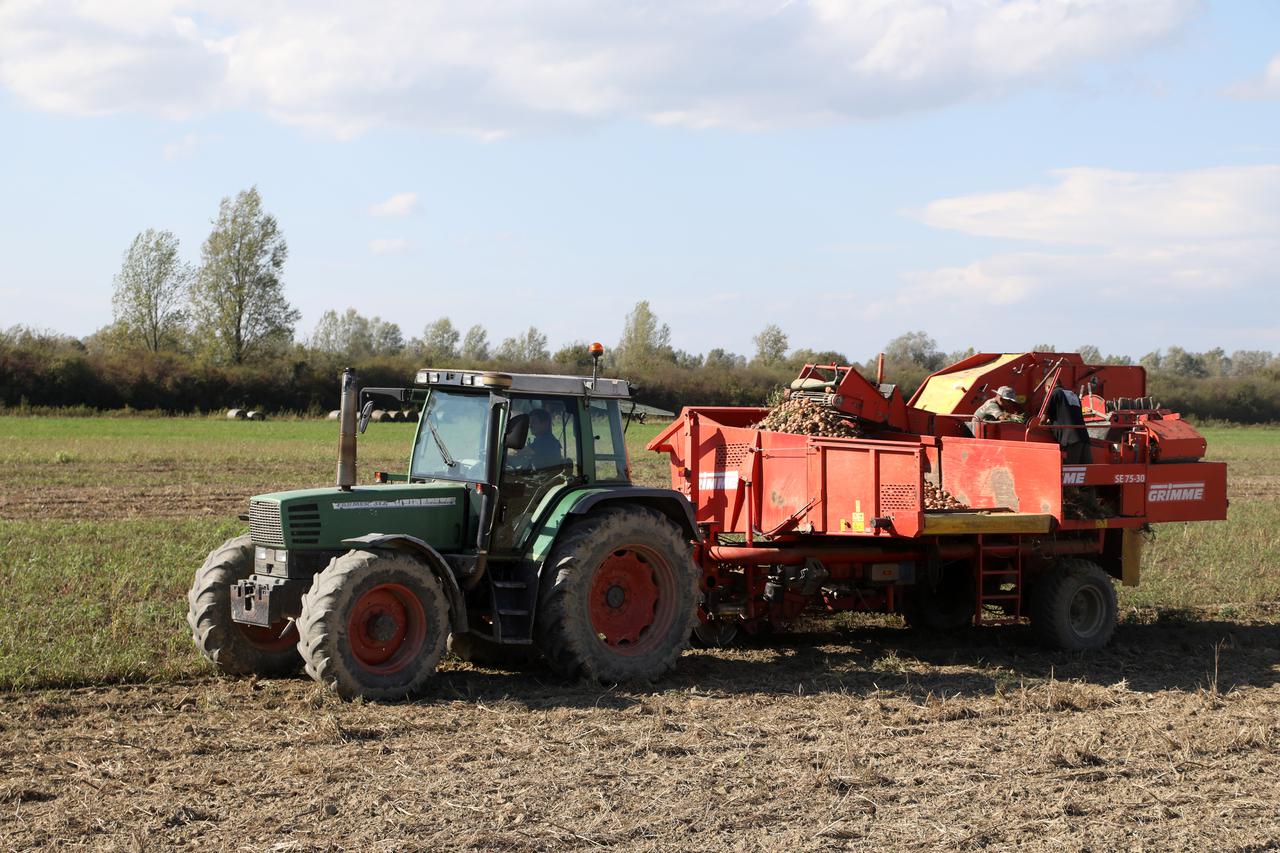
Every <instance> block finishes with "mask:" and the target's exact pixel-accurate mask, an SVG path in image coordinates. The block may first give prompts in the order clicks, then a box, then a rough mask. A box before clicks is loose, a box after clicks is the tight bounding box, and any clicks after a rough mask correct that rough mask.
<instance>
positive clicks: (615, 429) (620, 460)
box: [587, 400, 627, 482]
mask: <svg viewBox="0 0 1280 853" xmlns="http://www.w3.org/2000/svg"><path fill="white" fill-rule="evenodd" d="M587 412H588V414H589V422H590V424H591V434H592V440H593V442H594V445H595V455H596V470H595V479H596V480H599V481H604V482H609V481H619V480H620V481H625V480H626V479H627V447H626V445H625V444H624V443H623V440H622V418H621V416H620V415H619V413H618V401H617V400H592V401H591V402H590V404H589V405H588V406H587Z"/></svg>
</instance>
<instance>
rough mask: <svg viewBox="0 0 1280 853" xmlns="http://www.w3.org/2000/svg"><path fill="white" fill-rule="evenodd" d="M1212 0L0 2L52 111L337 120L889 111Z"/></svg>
mask: <svg viewBox="0 0 1280 853" xmlns="http://www.w3.org/2000/svg"><path fill="white" fill-rule="evenodd" d="M1198 5H1199V3H1198V2H1197V0H1111V2H1101V0H865V2H859V3H851V2H845V0H810V2H793V3H787V2H779V0H737V2H732V1H731V0H700V2H692V3H688V4H683V5H681V6H680V7H678V8H677V7H675V6H669V5H666V4H636V3H630V2H626V0H545V1H544V2H537V3H533V2H526V3H506V2H496V0H475V2H468V3H420V2H416V0H383V2H380V3H355V2H345V3H343V2H336V3H331V4H325V5H322V6H317V5H315V4H312V3H304V2H302V0H293V2H281V3H271V4H262V3H250V2H248V0H238V1H237V2H229V3H226V2H224V3H212V2H210V0H196V1H195V2H181V0H172V2H164V0H146V2H138V0H134V2H132V3H128V4H125V3H113V4H111V7H110V9H109V10H106V9H105V7H104V9H103V10H101V11H100V10H99V9H98V7H96V6H94V5H93V4H86V3H79V2H73V0H62V1H61V2H53V3H39V2H35V0H10V2H9V3H7V4H6V5H4V6H0V85H4V86H6V87H7V88H9V89H10V90H11V91H13V92H14V93H15V94H16V95H18V96H19V97H20V98H22V99H24V100H25V101H27V102H28V103H30V104H32V105H34V106H36V107H38V108H42V109H50V110H58V111H65V112H73V113H88V114H94V113H109V112H118V111H145V112H150V113H157V114H160V115H165V116H186V115H191V114H194V113H205V112H209V111H211V110H215V109H220V108H238V109H249V110H254V111H258V112H262V113H266V114H268V115H270V116H272V117H274V118H276V119H278V120H280V121H285V122H289V123H295V124H301V125H307V126H313V127H318V128H321V129H323V130H325V131H327V132H330V133H334V134H338V135H350V134H355V133H359V132H361V131H363V130H365V129H367V128H370V127H378V126H388V125H404V126H413V127H421V128H426V129H430V130H443V131H455V132H464V133H470V134H475V135H477V136H479V137H481V138H486V139H496V138H501V137H502V136H503V135H506V134H509V133H513V132H520V131H522V130H529V129H536V128H539V127H546V126H558V125H563V124H566V123H575V122H595V121H609V120H642V121H650V122H654V123H660V124H679V125H686V126H695V127H706V126H729V127H737V128H763V127H774V126H786V125H794V124H808V123H814V122H823V121H839V120H848V119H858V118H874V117H878V116H884V115H891V114H897V113H903V112H908V111H912V110H919V109H926V108H930V107H937V106H942V105H946V104H950V103H954V102H957V101H960V100H964V99H967V98H973V97H982V96H988V95H992V94H999V93H1001V92H1003V91H1006V90H1009V89H1012V88H1017V87H1023V86H1028V85H1034V84H1037V83H1041V82H1044V81H1046V80H1053V79H1055V78H1062V77H1065V76H1068V75H1070V74H1071V73H1072V72H1073V71H1075V70H1076V69H1077V68H1078V67H1080V66H1081V65H1082V64H1085V63H1089V62H1093V61H1098V60H1108V59H1112V58H1116V57H1122V56H1125V55H1129V54H1133V53H1135V52H1137V51H1141V50H1143V49H1145V48H1148V47H1150V46H1152V45H1153V44H1156V43H1159V42H1160V41H1161V40H1163V39H1166V38H1167V37H1169V36H1170V35H1171V34H1173V33H1174V32H1175V31H1176V30H1177V29H1178V28H1179V27H1180V26H1181V25H1182V24H1183V23H1185V22H1186V21H1187V20H1188V19H1189V18H1190V17H1191V15H1192V14H1193V12H1194V11H1195V10H1196V9H1197V8H1198Z"/></svg>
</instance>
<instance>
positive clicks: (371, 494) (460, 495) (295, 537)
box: [249, 483, 472, 552]
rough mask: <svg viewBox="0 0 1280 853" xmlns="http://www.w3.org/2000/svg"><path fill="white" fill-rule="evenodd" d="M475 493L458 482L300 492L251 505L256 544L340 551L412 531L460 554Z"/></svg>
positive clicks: (270, 496)
mask: <svg viewBox="0 0 1280 853" xmlns="http://www.w3.org/2000/svg"><path fill="white" fill-rule="evenodd" d="M469 497H470V491H469V489H468V488H467V487H466V486H465V485H454V484H452V483H422V484H416V483H415V484H400V485H393V486H390V485H389V486H363V487H357V488H354V489H352V490H350V491H343V490H341V489H336V488H326V489H299V490H296V491H291V492H272V493H271V494H266V495H257V496H256V497H254V498H252V499H251V500H250V501H249V528H250V531H251V532H252V534H253V542H254V544H255V545H262V546H265V547H268V548H288V549H291V550H292V549H295V548H296V549H311V548H326V549H337V548H342V547H344V546H343V544H342V542H343V540H344V539H352V538H355V537H357V536H364V535H366V534H369V533H407V534H409V535H410V536H416V537H417V538H419V539H422V540H423V541H425V542H429V543H430V544H431V545H432V546H433V547H435V549H436V550H438V551H442V552H445V551H458V550H460V549H461V547H462V542H463V540H464V537H465V535H466V528H467V527H468V520H469V519H470V518H471V515H472V511H471V508H470V501H469Z"/></svg>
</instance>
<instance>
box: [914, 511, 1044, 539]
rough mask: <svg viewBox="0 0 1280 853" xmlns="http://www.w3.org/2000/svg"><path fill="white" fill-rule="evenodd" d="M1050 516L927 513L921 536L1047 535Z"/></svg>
mask: <svg viewBox="0 0 1280 853" xmlns="http://www.w3.org/2000/svg"><path fill="white" fill-rule="evenodd" d="M1052 527H1053V516H1052V515H1048V514H1047V513H1038V512H938V513H932V512H926V513H925V514H924V527H923V528H922V529H921V531H920V532H921V533H923V534H924V535H926V536H961V535H965V534H974V533H1048V532H1049V530H1050V529H1051V528H1052Z"/></svg>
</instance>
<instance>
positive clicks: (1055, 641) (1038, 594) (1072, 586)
mask: <svg viewBox="0 0 1280 853" xmlns="http://www.w3.org/2000/svg"><path fill="white" fill-rule="evenodd" d="M1031 627H1032V630H1034V631H1035V633H1036V636H1037V637H1039V639H1040V641H1041V642H1042V643H1044V644H1045V645H1047V646H1052V647H1055V648H1059V649H1065V650H1067V651H1072V652H1081V651H1092V650H1094V649H1100V648H1102V647H1103V646H1105V645H1106V644H1107V643H1109V642H1110V641H1111V635H1112V633H1114V632H1115V629H1116V588H1115V586H1114V585H1113V584H1112V583H1111V578H1110V576H1108V575H1107V573H1106V572H1104V571H1103V570H1102V568H1101V567H1100V566H1098V564H1097V563H1094V562H1092V561H1090V560H1084V559H1081V558H1078V557H1066V558H1064V559H1062V560H1060V561H1058V563H1057V565H1055V566H1054V567H1053V568H1052V569H1050V570H1049V571H1048V572H1047V573H1046V574H1045V575H1044V576H1042V577H1041V578H1040V579H1039V580H1038V581H1037V582H1036V585H1035V588H1034V591H1033V592H1032V595H1031Z"/></svg>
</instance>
